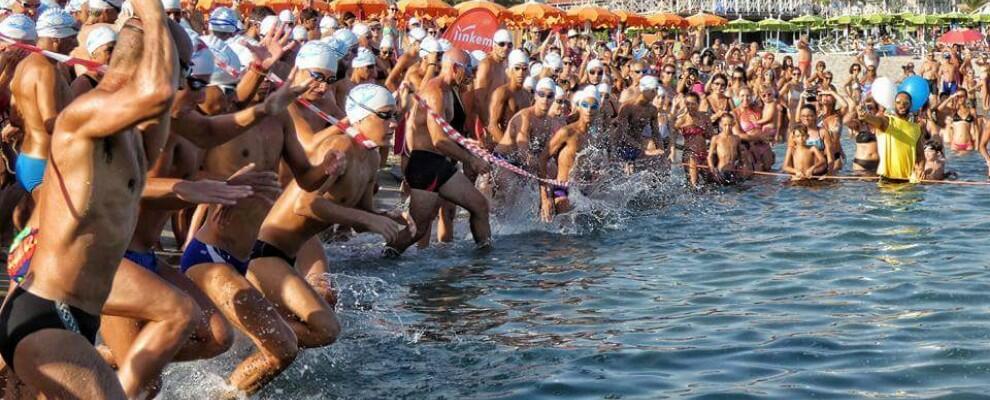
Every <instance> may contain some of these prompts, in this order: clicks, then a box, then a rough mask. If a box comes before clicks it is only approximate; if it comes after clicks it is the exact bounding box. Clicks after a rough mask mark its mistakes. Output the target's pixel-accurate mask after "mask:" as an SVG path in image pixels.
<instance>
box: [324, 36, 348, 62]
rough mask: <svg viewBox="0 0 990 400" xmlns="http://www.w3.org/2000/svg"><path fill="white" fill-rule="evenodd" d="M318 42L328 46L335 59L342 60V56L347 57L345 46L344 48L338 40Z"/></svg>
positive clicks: (327, 39) (331, 39)
mask: <svg viewBox="0 0 990 400" xmlns="http://www.w3.org/2000/svg"><path fill="white" fill-rule="evenodd" d="M320 41H321V42H323V43H326V44H327V45H329V46H330V50H333V52H334V54H336V55H337V58H344V56H346V55H347V52H348V50H347V46H345V45H344V44H343V43H341V42H340V41H339V40H337V39H334V38H323V39H320Z"/></svg>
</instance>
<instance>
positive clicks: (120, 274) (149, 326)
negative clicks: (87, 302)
mask: <svg viewBox="0 0 990 400" xmlns="http://www.w3.org/2000/svg"><path fill="white" fill-rule="evenodd" d="M199 313H200V310H199V307H198V306H197V305H196V302H195V301H193V299H192V298H190V297H189V296H187V295H186V294H185V293H183V292H182V291H181V290H179V289H177V288H176V287H174V286H172V285H170V284H168V282H165V281H164V280H163V279H161V278H159V277H158V275H156V274H154V273H152V272H151V271H148V270H146V269H144V268H142V267H141V266H139V265H137V264H135V263H133V262H131V261H130V260H128V259H126V258H125V259H123V260H121V262H120V267H119V268H118V269H117V273H116V274H115V275H114V277H113V287H112V289H111V290H110V296H109V297H108V298H107V302H106V303H105V304H104V305H103V314H105V315H109V316H116V317H124V318H127V319H130V320H131V321H119V320H114V319H112V318H111V319H110V321H108V322H109V325H108V326H105V327H104V329H103V336H104V338H105V340H106V342H107V344H108V345H110V348H111V350H112V351H113V353H114V354H115V356H116V357H115V358H116V360H117V367H118V369H117V374H118V375H119V376H120V383H121V385H122V386H123V388H124V391H125V393H127V395H128V397H130V398H134V397H139V396H140V395H141V394H142V392H144V391H145V390H147V389H149V388H151V386H152V385H151V384H152V383H154V382H155V381H157V379H158V378H159V377H160V375H161V373H162V370H163V369H165V366H166V365H168V363H169V362H171V361H172V358H173V357H175V354H176V353H178V351H179V349H180V348H181V347H182V345H183V344H184V343H185V342H186V339H188V338H189V334H190V333H191V332H192V329H193V321H194V319H195V316H196V315H199ZM134 320H137V321H146V323H145V324H144V326H143V327H141V328H138V324H139V322H137V321H134ZM114 328H120V329H121V330H122V336H123V337H121V338H119V339H118V338H115V337H114V334H115V331H114ZM137 329H139V330H140V331H139V332H135V330H137ZM132 335H133V336H132ZM130 338H133V341H131V340H129V339H130ZM152 389H153V388H152Z"/></svg>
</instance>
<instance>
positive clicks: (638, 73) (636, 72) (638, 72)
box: [631, 69, 643, 75]
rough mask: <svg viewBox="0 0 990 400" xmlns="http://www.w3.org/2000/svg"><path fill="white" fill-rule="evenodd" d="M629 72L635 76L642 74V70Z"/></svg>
mask: <svg viewBox="0 0 990 400" xmlns="http://www.w3.org/2000/svg"><path fill="white" fill-rule="evenodd" d="M631 72H632V73H634V74H636V75H641V74H642V73H643V70H641V69H634V70H632V71H631Z"/></svg>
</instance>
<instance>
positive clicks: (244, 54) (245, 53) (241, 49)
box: [227, 40, 255, 65]
mask: <svg viewBox="0 0 990 400" xmlns="http://www.w3.org/2000/svg"><path fill="white" fill-rule="evenodd" d="M227 46H229V47H230V49H231V50H233V51H234V54H237V61H238V62H240V63H241V65H251V63H253V62H254V61H255V57H254V53H252V52H251V50H250V49H248V47H247V46H245V45H244V43H243V42H242V41H240V40H236V41H235V40H228V41H227Z"/></svg>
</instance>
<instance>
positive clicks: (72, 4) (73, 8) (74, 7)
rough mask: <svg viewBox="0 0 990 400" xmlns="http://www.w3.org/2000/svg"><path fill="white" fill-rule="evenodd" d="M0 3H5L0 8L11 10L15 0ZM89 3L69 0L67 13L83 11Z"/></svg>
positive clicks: (82, 0) (66, 8)
mask: <svg viewBox="0 0 990 400" xmlns="http://www.w3.org/2000/svg"><path fill="white" fill-rule="evenodd" d="M0 3H3V4H2V5H0V8H3V9H5V10H9V9H10V4H12V3H13V0H7V1H2V2H0ZM87 3H88V2H87V1H86V0H69V2H67V3H65V11H66V12H69V13H74V12H79V11H82V6H83V4H87Z"/></svg>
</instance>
